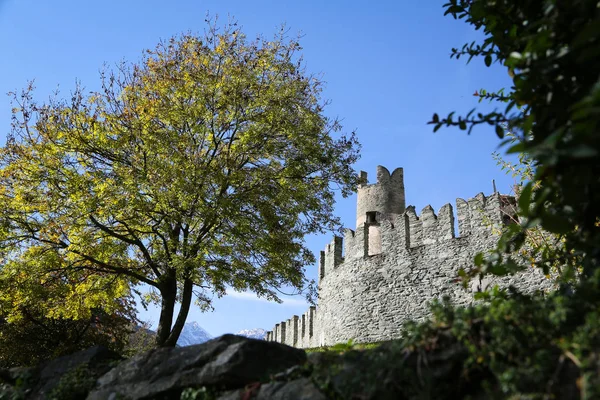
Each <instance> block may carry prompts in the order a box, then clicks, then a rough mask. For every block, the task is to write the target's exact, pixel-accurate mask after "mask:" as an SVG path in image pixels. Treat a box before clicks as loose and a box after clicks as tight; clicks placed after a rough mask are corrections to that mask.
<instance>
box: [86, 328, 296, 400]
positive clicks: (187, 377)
mask: <svg viewBox="0 0 600 400" xmlns="http://www.w3.org/2000/svg"><path fill="white" fill-rule="evenodd" d="M305 361H306V353H305V352H304V351H303V350H299V349H295V348H292V347H289V346H285V345H282V344H279V343H274V342H266V341H263V340H255V339H248V338H244V337H241V336H234V335H224V336H221V337H219V338H216V339H213V340H210V341H208V342H206V343H202V344H199V345H194V346H188V347H181V348H162V349H157V350H153V351H150V352H147V353H143V354H140V355H137V356H135V357H133V358H131V359H129V360H126V361H124V362H122V363H120V364H119V365H117V366H116V367H115V368H113V369H112V370H111V371H109V372H108V373H107V374H106V375H104V376H102V377H101V378H100V379H99V380H98V386H97V387H96V389H95V390H94V391H92V392H91V393H90V394H89V395H88V397H87V399H88V400H105V399H109V398H119V397H125V398H128V399H132V400H136V399H152V398H167V397H168V398H179V397H178V396H179V395H180V393H181V392H182V391H183V389H185V388H188V387H202V386H212V387H218V388H219V389H220V390H221V391H222V390H226V389H239V388H242V387H244V386H246V385H248V384H251V383H253V382H260V381H266V380H268V379H269V377H270V376H271V375H272V374H275V373H277V372H281V371H284V370H286V369H288V368H290V367H293V366H295V365H300V364H303V363H305Z"/></svg>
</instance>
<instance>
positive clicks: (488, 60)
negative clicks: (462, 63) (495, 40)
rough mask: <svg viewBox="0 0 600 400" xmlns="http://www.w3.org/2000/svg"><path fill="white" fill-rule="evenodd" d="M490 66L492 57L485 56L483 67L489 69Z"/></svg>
mask: <svg viewBox="0 0 600 400" xmlns="http://www.w3.org/2000/svg"><path fill="white" fill-rule="evenodd" d="M490 65H492V56H491V55H490V54H488V55H486V56H485V66H486V67H489V66H490Z"/></svg>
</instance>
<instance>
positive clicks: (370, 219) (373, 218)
mask: <svg viewBox="0 0 600 400" xmlns="http://www.w3.org/2000/svg"><path fill="white" fill-rule="evenodd" d="M375 223H377V211H367V224H375Z"/></svg>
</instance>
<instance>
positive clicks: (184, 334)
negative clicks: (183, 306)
mask: <svg viewBox="0 0 600 400" xmlns="http://www.w3.org/2000/svg"><path fill="white" fill-rule="evenodd" d="M210 339H212V336H211V335H210V333H208V332H206V331H205V330H204V329H202V327H201V326H200V325H198V323H197V322H188V323H186V324H185V325H184V326H183V330H182V331H181V335H179V339H178V340H177V344H178V345H179V346H182V347H183V346H191V345H193V344H199V343H204V342H206V341H208V340H210Z"/></svg>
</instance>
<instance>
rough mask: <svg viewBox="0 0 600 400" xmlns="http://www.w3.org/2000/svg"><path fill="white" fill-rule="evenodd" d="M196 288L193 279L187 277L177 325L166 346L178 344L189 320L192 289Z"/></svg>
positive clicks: (174, 326) (184, 282)
mask: <svg viewBox="0 0 600 400" xmlns="http://www.w3.org/2000/svg"><path fill="white" fill-rule="evenodd" d="M193 288H194V284H193V283H192V280H191V279H189V278H186V279H185V280H184V281H183V293H182V296H181V308H180V309H179V314H178V315H177V320H176V321H175V325H173V329H172V330H171V334H170V335H169V338H168V339H167V340H166V342H165V344H164V346H165V347H175V345H176V344H177V340H178V339H179V335H181V330H182V329H183V325H184V324H185V321H186V320H187V317H188V313H189V311H190V304H191V303H192V289H193Z"/></svg>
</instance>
